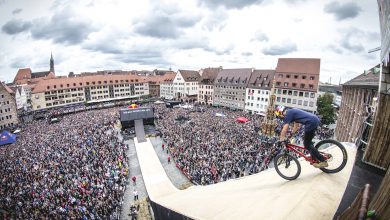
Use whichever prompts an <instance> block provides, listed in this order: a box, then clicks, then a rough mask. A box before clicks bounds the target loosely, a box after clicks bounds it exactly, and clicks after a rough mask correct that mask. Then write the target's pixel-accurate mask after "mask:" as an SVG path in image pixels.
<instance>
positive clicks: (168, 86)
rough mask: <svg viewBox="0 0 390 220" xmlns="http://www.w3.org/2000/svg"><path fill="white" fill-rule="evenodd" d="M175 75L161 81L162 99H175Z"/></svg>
mask: <svg viewBox="0 0 390 220" xmlns="http://www.w3.org/2000/svg"><path fill="white" fill-rule="evenodd" d="M175 76H176V73H175V74H171V75H169V76H167V77H166V78H165V79H163V80H161V81H160V97H161V98H163V99H173V98H174V95H175V93H174V91H173V79H174V78H175Z"/></svg>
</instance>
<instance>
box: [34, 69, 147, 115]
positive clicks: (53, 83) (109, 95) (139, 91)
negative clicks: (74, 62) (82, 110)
mask: <svg viewBox="0 0 390 220" xmlns="http://www.w3.org/2000/svg"><path fill="white" fill-rule="evenodd" d="M145 95H149V85H148V83H147V80H146V78H145V77H142V76H137V75H132V74H126V75H111V74H103V75H90V76H89V75H88V76H85V75H84V76H77V75H76V76H74V77H56V78H54V79H45V80H40V81H39V82H38V83H37V85H36V86H35V87H34V90H33V91H32V108H33V109H34V110H38V109H46V108H53V107H59V106H66V105H70V104H77V103H96V102H104V101H114V100H122V99H135V98H139V97H142V96H145Z"/></svg>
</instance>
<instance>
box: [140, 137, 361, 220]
mask: <svg viewBox="0 0 390 220" xmlns="http://www.w3.org/2000/svg"><path fill="white" fill-rule="evenodd" d="M134 142H135V146H136V150H137V155H138V160H139V163H140V166H141V171H142V175H143V179H144V181H145V186H146V189H147V192H148V195H149V198H150V200H151V201H152V203H155V204H157V205H158V206H159V207H165V208H167V209H170V210H172V211H173V212H175V213H179V215H183V216H186V217H189V218H192V219H218V220H219V219H326V220H329V219H332V218H333V216H334V214H335V212H336V210H337V208H338V206H339V204H340V201H341V199H342V196H343V193H344V191H345V188H346V186H347V183H348V180H349V177H350V174H351V170H352V168H353V164H354V160H355V154H356V148H355V147H354V145H352V144H350V143H343V144H344V146H345V147H346V150H347V152H348V162H347V165H346V166H345V168H344V169H343V170H342V171H341V172H339V173H336V174H326V173H323V172H322V171H321V170H319V169H315V168H314V167H312V166H310V165H309V163H307V162H305V161H301V166H302V173H301V175H300V176H299V177H298V179H296V180H293V181H287V180H284V179H282V178H281V177H280V176H279V175H278V174H277V173H276V171H275V170H274V169H273V168H271V169H268V170H266V171H263V172H260V173H258V174H254V175H251V176H246V177H242V178H239V179H234V180H229V181H226V182H222V183H218V184H214V185H208V186H192V187H190V188H188V189H186V190H178V189H176V188H175V187H174V186H173V185H172V183H171V182H170V180H169V178H168V176H167V175H166V173H165V171H164V168H163V167H162V165H161V163H160V161H159V159H158V157H157V155H156V153H155V151H154V149H153V146H152V144H151V142H150V140H149V139H147V141H146V142H142V143H138V141H137V138H135V139H134ZM172 217H173V216H172ZM174 219H177V215H176V217H175V218H174Z"/></svg>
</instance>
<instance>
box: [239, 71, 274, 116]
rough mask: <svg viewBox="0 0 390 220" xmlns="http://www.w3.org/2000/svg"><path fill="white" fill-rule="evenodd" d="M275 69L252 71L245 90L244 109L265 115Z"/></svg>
mask: <svg viewBox="0 0 390 220" xmlns="http://www.w3.org/2000/svg"><path fill="white" fill-rule="evenodd" d="M274 76H275V70H255V71H253V73H252V75H251V78H250V80H249V83H248V87H247V88H246V91H245V111H246V112H249V113H252V114H261V115H264V116H265V115H266V112H267V108H268V103H269V100H268V99H269V96H270V93H271V88H272V81H273V79H274Z"/></svg>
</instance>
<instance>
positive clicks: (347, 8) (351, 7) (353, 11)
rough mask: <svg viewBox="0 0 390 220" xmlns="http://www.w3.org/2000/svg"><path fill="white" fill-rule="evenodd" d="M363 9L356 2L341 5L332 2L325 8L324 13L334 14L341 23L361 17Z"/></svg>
mask: <svg viewBox="0 0 390 220" xmlns="http://www.w3.org/2000/svg"><path fill="white" fill-rule="evenodd" d="M361 10H362V9H361V8H360V7H359V6H358V5H357V4H356V3H355V2H348V3H345V4H340V3H339V2H336V1H334V2H330V3H328V4H327V5H325V7H324V11H325V12H326V13H329V14H333V15H334V16H335V17H336V20H338V21H341V20H345V19H348V18H354V17H356V16H358V15H359V13H360V11H361Z"/></svg>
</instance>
